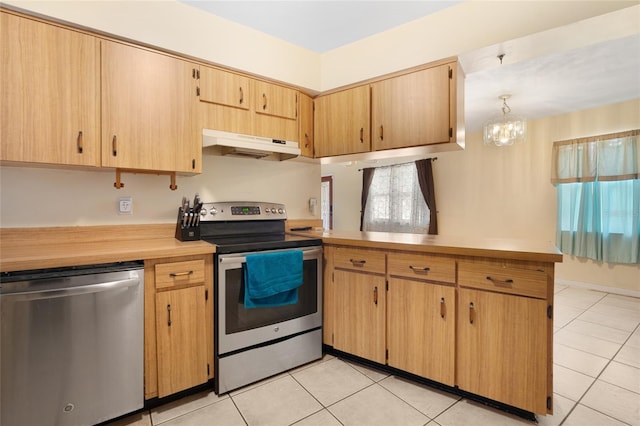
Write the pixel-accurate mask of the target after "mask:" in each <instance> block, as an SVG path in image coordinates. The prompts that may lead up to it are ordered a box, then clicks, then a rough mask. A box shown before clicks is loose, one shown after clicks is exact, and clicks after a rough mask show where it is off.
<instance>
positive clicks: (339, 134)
mask: <svg viewBox="0 0 640 426" xmlns="http://www.w3.org/2000/svg"><path fill="white" fill-rule="evenodd" d="M369 102H370V93H369V86H360V87H355V88H353V89H349V90H343V91H341V92H336V93H332V94H329V95H323V96H319V97H317V98H316V99H315V116H314V142H315V148H316V156H317V157H330V156H333V155H343V154H355V153H359V152H367V151H370V150H371V141H370V133H369V132H370V129H369V127H370V118H369Z"/></svg>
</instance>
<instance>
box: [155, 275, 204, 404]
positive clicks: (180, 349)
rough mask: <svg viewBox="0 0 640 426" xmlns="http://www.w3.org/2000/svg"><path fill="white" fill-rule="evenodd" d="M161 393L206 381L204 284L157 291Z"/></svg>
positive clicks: (159, 382) (161, 395)
mask: <svg viewBox="0 0 640 426" xmlns="http://www.w3.org/2000/svg"><path fill="white" fill-rule="evenodd" d="M156 333H157V345H158V396H159V397H160V398H162V397H163V396H167V395H170V394H172V393H175V392H178V391H181V390H184V389H188V388H190V387H193V386H196V385H199V384H202V383H204V382H206V381H207V375H208V372H207V345H206V344H205V342H206V341H207V335H206V316H205V288H204V286H197V287H189V288H184V289H181V290H171V291H165V292H159V293H156Z"/></svg>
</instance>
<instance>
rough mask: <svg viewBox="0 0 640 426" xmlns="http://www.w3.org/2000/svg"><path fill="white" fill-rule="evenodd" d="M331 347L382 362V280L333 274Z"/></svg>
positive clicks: (345, 273)
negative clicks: (333, 321) (333, 297)
mask: <svg viewBox="0 0 640 426" xmlns="http://www.w3.org/2000/svg"><path fill="white" fill-rule="evenodd" d="M334 280H335V285H334V288H333V290H334V296H335V323H334V325H333V326H334V344H333V346H334V348H336V349H338V350H340V351H344V352H347V353H350V354H353V355H357V356H359V357H362V358H366V359H369V360H371V361H375V362H378V363H380V364H384V363H385V299H386V298H385V278H384V276H376V275H370V274H362V273H357V272H347V271H342V270H337V271H335V273H334Z"/></svg>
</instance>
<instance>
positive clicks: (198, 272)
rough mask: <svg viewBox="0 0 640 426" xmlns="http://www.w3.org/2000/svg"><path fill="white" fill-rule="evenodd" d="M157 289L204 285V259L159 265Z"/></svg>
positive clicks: (157, 268) (157, 267) (157, 269)
mask: <svg viewBox="0 0 640 426" xmlns="http://www.w3.org/2000/svg"><path fill="white" fill-rule="evenodd" d="M155 272H156V288H157V289H160V288H166V287H173V286H185V285H190V284H200V283H204V259H198V260H187V261H184V262H171V263H158V264H157V265H156V271H155Z"/></svg>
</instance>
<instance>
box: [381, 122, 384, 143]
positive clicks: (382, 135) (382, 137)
mask: <svg viewBox="0 0 640 426" xmlns="http://www.w3.org/2000/svg"><path fill="white" fill-rule="evenodd" d="M380 140H381V141H382V140H384V126H383V125H382V124H381V125H380Z"/></svg>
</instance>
